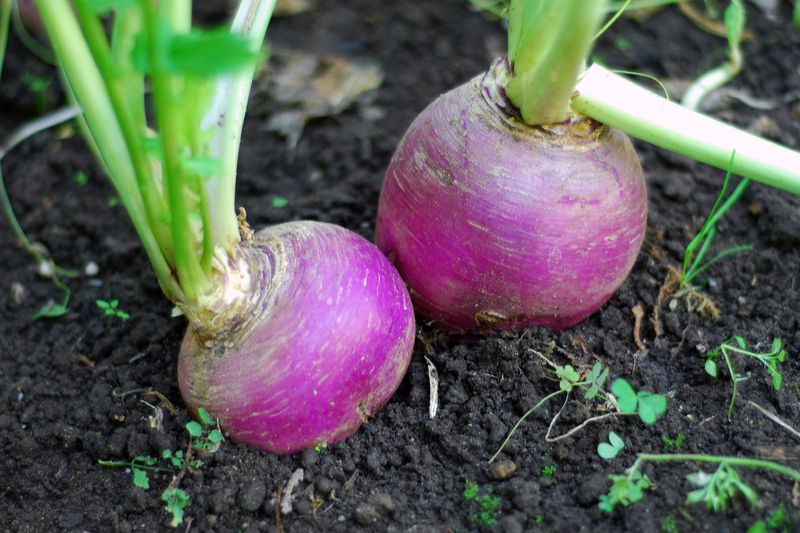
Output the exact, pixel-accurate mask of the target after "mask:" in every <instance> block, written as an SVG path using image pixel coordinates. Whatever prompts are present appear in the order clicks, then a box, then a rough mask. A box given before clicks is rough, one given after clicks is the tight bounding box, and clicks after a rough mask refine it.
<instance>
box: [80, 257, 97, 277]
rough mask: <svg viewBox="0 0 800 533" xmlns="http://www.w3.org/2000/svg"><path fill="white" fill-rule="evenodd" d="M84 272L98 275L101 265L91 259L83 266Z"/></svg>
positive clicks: (89, 274) (88, 274)
mask: <svg viewBox="0 0 800 533" xmlns="http://www.w3.org/2000/svg"><path fill="white" fill-rule="evenodd" d="M83 272H84V274H86V275H87V276H96V275H97V274H98V273H99V272H100V267H98V266H97V263H95V262H94V261H89V262H88V263H86V265H85V266H84V267H83Z"/></svg>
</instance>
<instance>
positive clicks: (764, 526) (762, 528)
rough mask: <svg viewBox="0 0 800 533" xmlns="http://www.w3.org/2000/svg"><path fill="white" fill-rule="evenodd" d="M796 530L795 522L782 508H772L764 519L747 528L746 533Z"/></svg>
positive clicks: (780, 532) (787, 532)
mask: <svg viewBox="0 0 800 533" xmlns="http://www.w3.org/2000/svg"><path fill="white" fill-rule="evenodd" d="M792 531H797V524H796V523H795V521H794V520H793V519H792V517H791V516H790V515H789V513H787V512H786V509H784V508H783V505H781V506H780V507H778V508H777V509H775V510H773V511H772V512H771V513H770V514H769V516H768V517H767V518H766V519H761V520H758V521H757V522H755V523H754V524H753V525H752V526H750V527H749V528H748V529H747V533H772V532H775V533H790V532H792Z"/></svg>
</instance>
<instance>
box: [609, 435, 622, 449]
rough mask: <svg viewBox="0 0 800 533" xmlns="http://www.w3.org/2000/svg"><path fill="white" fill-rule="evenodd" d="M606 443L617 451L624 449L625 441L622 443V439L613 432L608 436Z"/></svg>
mask: <svg viewBox="0 0 800 533" xmlns="http://www.w3.org/2000/svg"><path fill="white" fill-rule="evenodd" d="M608 441H609V442H610V443H611V445H612V446H613V447H614V448H617V449H619V450H621V449H622V448H624V447H625V441H623V440H622V438H621V437H620V436H619V435H617V434H616V433H614V432H613V431H612V432H611V433H609V434H608Z"/></svg>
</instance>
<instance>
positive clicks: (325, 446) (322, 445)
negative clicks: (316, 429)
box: [314, 442, 328, 455]
mask: <svg viewBox="0 0 800 533" xmlns="http://www.w3.org/2000/svg"><path fill="white" fill-rule="evenodd" d="M327 449H328V443H327V442H321V443H320V444H317V445H316V446H314V451H315V452H317V455H319V454H321V453H322V452H324V451H325V450H327Z"/></svg>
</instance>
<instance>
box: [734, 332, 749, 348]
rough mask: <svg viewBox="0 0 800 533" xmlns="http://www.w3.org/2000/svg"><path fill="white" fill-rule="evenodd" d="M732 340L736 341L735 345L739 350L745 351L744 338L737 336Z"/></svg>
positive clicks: (745, 343)
mask: <svg viewBox="0 0 800 533" xmlns="http://www.w3.org/2000/svg"><path fill="white" fill-rule="evenodd" d="M733 340H735V341H736V344H738V345H739V348H741V349H742V350H745V349H747V342H745V340H744V338H742V337H740V336H739V335H734V337H733Z"/></svg>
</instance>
